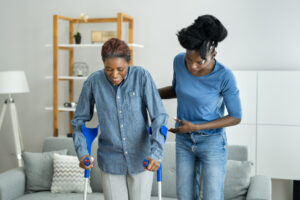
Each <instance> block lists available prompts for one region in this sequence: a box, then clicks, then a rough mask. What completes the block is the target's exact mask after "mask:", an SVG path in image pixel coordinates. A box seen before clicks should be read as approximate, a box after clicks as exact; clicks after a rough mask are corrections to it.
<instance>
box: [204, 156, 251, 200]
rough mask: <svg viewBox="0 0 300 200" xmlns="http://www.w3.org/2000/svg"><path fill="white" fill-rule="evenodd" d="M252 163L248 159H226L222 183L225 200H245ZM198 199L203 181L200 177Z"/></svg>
mask: <svg viewBox="0 0 300 200" xmlns="http://www.w3.org/2000/svg"><path fill="white" fill-rule="evenodd" d="M252 167H253V163H252V162H250V161H237V160H228V161H227V167H226V176H225V183H224V199H225V200H233V199H234V200H245V199H246V195H247V191H248V187H249V185H250V181H251V170H252ZM200 180H201V186H200V187H201V188H200V199H203V182H202V175H201V177H200Z"/></svg>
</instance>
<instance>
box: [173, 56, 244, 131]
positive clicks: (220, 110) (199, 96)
mask: <svg viewBox="0 0 300 200" xmlns="http://www.w3.org/2000/svg"><path fill="white" fill-rule="evenodd" d="M185 55H186V54H185V53H180V54H178V55H177V56H176V57H175V58H174V63H173V67H174V76H173V83H172V87H173V88H174V90H175V92H176V95H177V104H178V106H177V117H178V118H179V119H181V120H185V121H190V122H192V123H194V124H202V123H206V122H210V121H214V120H217V119H219V118H221V117H223V116H224V108H225V106H226V108H227V111H228V114H229V115H230V116H232V117H235V118H238V119H240V118H241V117H242V106H241V100H240V93H239V89H238V87H237V84H236V80H235V77H234V75H233V73H232V71H231V70H230V69H228V68H227V67H225V66H224V65H222V64H221V63H220V62H218V61H216V64H215V67H214V69H213V71H212V72H210V73H209V74H207V75H205V76H199V77H198V76H194V75H192V74H191V73H190V72H189V71H188V70H187V67H186V64H185ZM178 126H179V124H178V123H176V127H178ZM200 132H202V133H205V134H207V135H213V134H221V133H223V132H225V129H224V128H217V129H207V130H201V131H200ZM195 133H197V132H195Z"/></svg>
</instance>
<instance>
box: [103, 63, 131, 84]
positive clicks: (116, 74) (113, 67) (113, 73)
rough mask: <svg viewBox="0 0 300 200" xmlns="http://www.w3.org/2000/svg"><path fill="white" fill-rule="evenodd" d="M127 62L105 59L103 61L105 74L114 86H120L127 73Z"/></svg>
mask: <svg viewBox="0 0 300 200" xmlns="http://www.w3.org/2000/svg"><path fill="white" fill-rule="evenodd" d="M128 66H129V64H128V62H127V61H126V60H125V58H118V57H116V58H107V59H105V61H104V69H105V74H106V76H107V77H108V79H109V80H110V82H111V83H112V84H114V85H120V83H122V81H123V80H124V78H125V76H126V74H127V72H128Z"/></svg>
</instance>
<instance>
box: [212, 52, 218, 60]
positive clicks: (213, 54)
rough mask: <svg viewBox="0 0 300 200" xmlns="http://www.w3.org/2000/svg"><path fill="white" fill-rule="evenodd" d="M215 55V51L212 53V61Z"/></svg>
mask: <svg viewBox="0 0 300 200" xmlns="http://www.w3.org/2000/svg"><path fill="white" fill-rule="evenodd" d="M216 55H217V51H214V52H213V53H212V56H211V58H212V59H214V58H215V57H216Z"/></svg>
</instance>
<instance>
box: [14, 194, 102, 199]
mask: <svg viewBox="0 0 300 200" xmlns="http://www.w3.org/2000/svg"><path fill="white" fill-rule="evenodd" d="M68 199H72V200H82V199H83V194H82V193H51V192H35V193H31V194H26V195H23V196H21V197H19V198H17V199H16V200H68ZM87 199H88V200H104V195H103V193H91V194H88V195H87Z"/></svg>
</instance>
